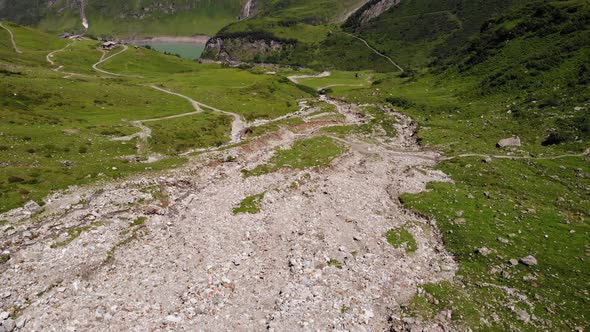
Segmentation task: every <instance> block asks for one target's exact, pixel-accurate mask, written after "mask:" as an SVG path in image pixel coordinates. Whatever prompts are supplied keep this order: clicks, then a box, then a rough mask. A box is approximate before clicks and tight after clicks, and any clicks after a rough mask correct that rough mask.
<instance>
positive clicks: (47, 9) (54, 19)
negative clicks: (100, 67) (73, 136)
mask: <svg viewBox="0 0 590 332" xmlns="http://www.w3.org/2000/svg"><path fill="white" fill-rule="evenodd" d="M80 8H81V4H80V0H57V1H45V0H24V1H17V2H15V1H8V0H2V1H0V19H6V20H11V21H13V22H17V23H20V24H27V25H34V26H38V27H39V28H41V29H43V30H47V31H52V32H63V31H82V30H83V28H82V22H81V18H80V17H81V15H80ZM83 8H84V10H85V14H86V16H87V18H88V21H89V23H90V27H89V30H88V32H89V33H90V34H92V35H98V36H100V35H117V36H119V37H126V36H131V35H136V34H138V35H157V34H160V35H194V34H209V35H212V34H214V33H215V32H217V31H218V30H219V29H221V28H222V27H223V26H225V25H227V24H229V23H230V22H232V21H235V20H236V18H237V17H238V16H239V14H240V11H241V8H242V1H241V0H220V1H210V0H176V1H170V0H162V1H154V0H140V1H134V2H127V1H118V0H105V1H102V0H88V1H84V6H83Z"/></svg>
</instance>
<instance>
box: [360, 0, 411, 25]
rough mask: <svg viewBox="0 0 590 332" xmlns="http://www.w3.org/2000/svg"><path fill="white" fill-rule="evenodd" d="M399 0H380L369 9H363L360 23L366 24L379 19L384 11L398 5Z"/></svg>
mask: <svg viewBox="0 0 590 332" xmlns="http://www.w3.org/2000/svg"><path fill="white" fill-rule="evenodd" d="M400 2H401V0H381V1H377V2H376V3H373V4H372V5H371V6H370V7H369V8H364V11H363V13H362V14H361V17H360V22H361V23H366V22H368V21H370V20H372V19H374V18H376V17H379V16H380V15H381V14H383V13H385V12H386V11H388V10H390V9H391V7H393V6H395V5H397V4H398V3H400Z"/></svg>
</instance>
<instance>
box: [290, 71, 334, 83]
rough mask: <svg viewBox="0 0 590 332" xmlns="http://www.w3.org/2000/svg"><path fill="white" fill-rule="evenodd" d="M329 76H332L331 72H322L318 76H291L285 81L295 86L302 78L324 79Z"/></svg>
mask: <svg viewBox="0 0 590 332" xmlns="http://www.w3.org/2000/svg"><path fill="white" fill-rule="evenodd" d="M330 75H332V73H331V72H329V71H325V72H322V73H320V74H318V75H293V76H287V79H289V81H291V82H293V83H295V84H301V83H300V82H299V80H300V79H303V78H324V77H330Z"/></svg>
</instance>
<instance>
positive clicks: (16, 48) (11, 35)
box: [0, 23, 22, 53]
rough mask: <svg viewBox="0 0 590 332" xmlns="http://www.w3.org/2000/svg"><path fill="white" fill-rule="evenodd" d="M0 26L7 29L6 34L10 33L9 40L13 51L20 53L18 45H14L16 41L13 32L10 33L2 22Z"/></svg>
mask: <svg viewBox="0 0 590 332" xmlns="http://www.w3.org/2000/svg"><path fill="white" fill-rule="evenodd" d="M0 28H2V29H4V30H6V31H8V34H9V35H10V42H11V43H12V48H13V49H14V51H15V52H16V53H22V51H21V50H19V49H18V47H16V41H15V40H14V34H13V33H12V31H11V30H10V29H8V28H7V27H5V26H4V25H3V24H2V23H0Z"/></svg>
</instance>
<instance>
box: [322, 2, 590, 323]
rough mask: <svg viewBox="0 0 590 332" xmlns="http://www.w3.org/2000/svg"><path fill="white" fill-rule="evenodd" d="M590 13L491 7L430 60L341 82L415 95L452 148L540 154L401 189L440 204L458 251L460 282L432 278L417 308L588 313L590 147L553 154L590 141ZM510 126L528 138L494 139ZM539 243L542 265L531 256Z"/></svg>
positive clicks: (388, 94) (504, 314)
mask: <svg viewBox="0 0 590 332" xmlns="http://www.w3.org/2000/svg"><path fill="white" fill-rule="evenodd" d="M589 13H590V8H589V5H588V3H587V2H584V1H567V2H558V1H556V2H537V3H534V4H529V5H526V6H524V7H521V8H520V9H515V10H514V11H510V12H508V13H507V14H506V15H502V16H499V17H495V18H493V19H491V20H490V21H489V22H488V24H486V26H485V28H484V29H482V31H481V32H480V33H478V34H477V36H476V37H475V38H474V39H472V40H471V41H470V42H468V43H467V44H465V46H464V47H463V48H461V49H460V50H458V51H455V52H453V53H451V54H449V55H447V56H446V59H447V60H446V61H444V62H441V64H438V65H436V67H435V70H433V71H432V72H430V73H428V74H422V75H418V74H413V73H409V74H404V75H401V77H400V76H399V75H384V76H381V77H380V78H379V79H378V80H377V81H376V82H374V83H373V86H372V87H371V88H366V89H363V88H358V89H352V88H349V89H334V92H333V94H334V95H335V96H339V97H340V98H345V99H347V100H350V101H354V102H359V103H365V102H389V103H391V104H392V106H394V107H397V108H401V109H404V112H406V113H408V114H409V115H411V116H412V117H413V118H414V119H416V120H417V122H418V123H419V124H420V130H419V137H420V139H421V142H422V144H423V145H425V146H426V147H431V148H434V149H438V150H442V151H443V152H444V153H445V155H447V156H457V155H460V154H465V153H484V154H493V155H496V154H499V155H512V156H520V157H525V158H529V159H522V160H504V159H494V158H483V157H471V158H468V157H463V158H461V157H458V158H456V159H453V160H449V161H445V162H442V163H441V164H440V166H439V167H440V169H441V170H443V171H444V172H445V173H447V174H449V175H450V176H451V177H452V178H453V179H454V181H455V183H454V184H448V183H441V184H431V185H429V189H430V190H429V191H428V192H425V193H422V194H418V195H404V196H403V197H402V200H403V202H404V204H406V206H408V207H410V208H412V209H415V210H416V211H418V212H420V213H422V214H425V215H429V216H432V217H435V218H436V220H437V221H438V225H439V228H440V229H441V231H442V235H443V239H444V242H445V244H446V246H447V249H448V250H449V251H450V252H451V253H453V255H455V257H456V258H457V260H458V262H459V264H460V270H459V272H458V277H457V279H456V281H455V282H453V283H441V284H432V285H426V286H425V287H424V292H423V293H421V294H420V295H418V296H417V297H416V298H415V299H414V300H413V302H412V303H411V305H410V306H408V307H407V308H406V314H407V315H409V316H415V317H419V318H421V319H426V320H428V319H433V318H434V317H435V316H436V315H437V314H438V313H439V312H440V311H441V310H451V312H452V315H451V320H452V322H454V323H455V324H457V326H466V327H469V328H472V329H475V330H548V329H550V330H571V329H575V328H577V327H584V326H587V321H588V317H589V316H590V312H589V311H588V309H587V308H589V306H588V297H587V290H588V285H587V281H588V280H589V279H590V275H589V274H588V271H590V261H589V260H588V257H587V256H588V248H589V244H588V240H587V239H588V236H589V235H590V228H589V222H590V218H589V214H588V209H587V207H588V206H589V205H590V195H589V194H588V190H587V189H588V188H590V167H589V166H588V159H587V158H588V157H566V158H561V159H556V160H548V159H543V158H550V157H552V156H560V155H567V154H576V153H581V152H583V151H584V150H585V149H587V148H588V146H589V142H590V135H589V133H590V130H589V129H590V127H589V126H588V115H587V114H588V112H587V110H588V108H589V107H590V90H589V89H588V76H587V69H586V68H589V66H590V63H589V60H588V59H590V57H589V56H588V55H589V53H588V52H589V47H590V45H589V43H588V40H590V39H589V38H588V31H590V30H589V20H588V18H589V17H590V15H589ZM512 135H519V136H520V138H521V139H522V142H523V145H522V146H521V147H517V148H509V149H508V150H500V149H498V148H496V146H495V143H496V142H497V141H498V140H499V139H501V138H505V137H510V136H512ZM528 255H532V256H534V257H535V258H536V259H537V261H538V265H534V266H526V265H524V264H522V263H519V259H521V258H523V257H525V256H528ZM505 287H507V288H505ZM506 289H510V290H511V291H510V292H507V291H506ZM516 294H518V295H516ZM522 296H525V297H522Z"/></svg>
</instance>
